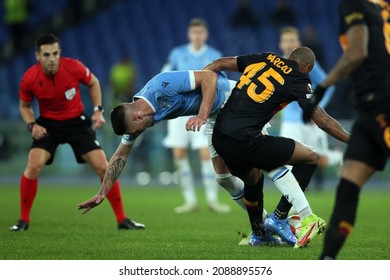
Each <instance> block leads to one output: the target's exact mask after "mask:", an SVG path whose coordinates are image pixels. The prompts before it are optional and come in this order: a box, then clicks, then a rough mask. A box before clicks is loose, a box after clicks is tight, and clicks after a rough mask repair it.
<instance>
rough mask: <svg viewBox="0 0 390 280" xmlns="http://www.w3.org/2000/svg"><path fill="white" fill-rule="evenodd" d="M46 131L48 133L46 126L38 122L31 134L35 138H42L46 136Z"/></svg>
mask: <svg viewBox="0 0 390 280" xmlns="http://www.w3.org/2000/svg"><path fill="white" fill-rule="evenodd" d="M46 133H47V131H46V128H44V127H43V126H40V125H39V124H37V123H36V124H34V126H33V127H32V131H31V135H32V137H33V138H34V139H35V140H40V139H42V138H43V137H45V136H46Z"/></svg>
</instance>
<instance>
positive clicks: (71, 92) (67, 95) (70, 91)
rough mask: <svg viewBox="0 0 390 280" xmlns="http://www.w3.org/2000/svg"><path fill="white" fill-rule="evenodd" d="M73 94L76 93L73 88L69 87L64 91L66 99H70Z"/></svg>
mask: <svg viewBox="0 0 390 280" xmlns="http://www.w3.org/2000/svg"><path fill="white" fill-rule="evenodd" d="M75 95H76V89H75V88H71V89H68V90H67V91H65V97H66V99H68V100H72V99H73V97H74V96H75Z"/></svg>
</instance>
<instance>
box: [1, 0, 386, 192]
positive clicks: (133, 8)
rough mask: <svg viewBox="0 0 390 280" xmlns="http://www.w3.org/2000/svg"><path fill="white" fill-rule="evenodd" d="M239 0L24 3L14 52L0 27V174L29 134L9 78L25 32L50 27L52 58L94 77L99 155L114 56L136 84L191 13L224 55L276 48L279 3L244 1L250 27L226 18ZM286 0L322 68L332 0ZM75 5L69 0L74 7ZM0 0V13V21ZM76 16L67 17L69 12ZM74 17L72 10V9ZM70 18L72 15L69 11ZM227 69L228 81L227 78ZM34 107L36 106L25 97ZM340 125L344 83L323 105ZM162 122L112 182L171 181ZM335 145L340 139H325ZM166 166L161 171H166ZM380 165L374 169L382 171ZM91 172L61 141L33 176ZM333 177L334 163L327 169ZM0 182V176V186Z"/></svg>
mask: <svg viewBox="0 0 390 280" xmlns="http://www.w3.org/2000/svg"><path fill="white" fill-rule="evenodd" d="M239 2H240V1H232V0H212V1H209V0H196V1H190V0H186V1H182V0H164V1H163V0H111V1H109V0H97V1H93V0H90V1H88V0H85V1H84V0H79V1H77V0H76V1H71V0H56V1H51V0H31V1H30V4H31V7H32V10H31V13H30V14H29V19H28V27H29V29H30V31H29V33H28V34H27V36H26V38H25V40H24V41H23V42H21V44H22V47H24V50H23V51H21V52H19V53H15V52H14V51H13V49H12V48H10V47H9V40H10V33H9V30H8V28H7V25H6V24H5V23H4V21H3V22H2V23H1V25H0V46H1V48H2V49H1V50H2V51H1V57H0V59H1V64H0V181H1V182H8V183H10V182H12V183H15V184H18V180H19V179H18V177H19V176H20V174H21V173H22V171H23V169H24V166H25V163H26V159H27V152H28V149H29V146H30V144H31V138H30V135H29V133H28V132H27V130H26V127H25V124H24V123H23V122H22V120H21V118H20V115H19V110H18V102H19V100H18V83H19V80H20V78H21V76H22V74H23V73H24V71H25V70H26V69H27V68H28V67H30V66H31V65H32V64H34V63H35V57H34V47H33V41H32V40H33V38H36V37H37V36H38V35H39V34H42V33H48V32H51V33H54V34H56V35H57V36H58V37H59V38H60V40H61V44H62V49H63V52H62V55H63V56H69V57H74V58H77V59H79V60H81V61H82V62H84V63H85V64H86V65H87V66H88V67H89V68H90V69H91V70H92V72H93V73H94V74H95V75H96V76H97V77H98V79H99V80H100V83H101V86H102V89H103V95H104V104H106V106H105V107H106V108H105V109H106V114H105V116H106V120H107V125H106V126H105V128H104V129H102V130H100V131H99V133H98V137H99V140H100V142H101V143H102V146H103V148H104V149H105V151H106V153H107V157H108V158H109V157H110V156H111V155H112V153H113V152H114V149H115V148H116V146H117V144H118V143H119V139H118V137H115V136H113V135H112V133H111V125H110V123H109V114H108V113H109V111H110V108H109V107H108V106H107V104H110V100H111V88H110V86H109V82H108V73H109V70H110V68H111V67H112V65H113V64H114V63H116V62H117V61H118V60H119V59H120V58H121V57H123V56H125V55H127V54H128V55H130V56H131V57H132V59H133V61H134V63H135V65H136V67H137V69H138V79H137V84H136V90H139V89H140V88H141V87H142V86H143V85H144V84H145V82H146V81H148V80H149V79H150V78H151V77H153V76H154V75H156V74H157V73H159V72H160V70H161V68H162V66H163V64H164V63H165V61H166V58H167V56H168V54H169V52H170V50H171V49H172V48H173V47H175V46H177V45H180V44H185V43H187V38H186V33H187V24H188V22H189V20H190V19H191V18H193V17H201V18H204V19H205V20H207V22H208V24H209V32H210V36H209V40H208V44H209V45H211V46H213V47H215V48H217V49H219V50H221V51H222V52H223V54H224V55H225V56H233V55H238V54H246V53H253V52H263V51H272V52H276V53H279V49H278V37H279V29H280V27H282V26H283V25H284V23H280V22H276V21H275V19H274V18H273V15H274V13H275V12H276V10H277V7H278V4H279V2H283V1H267V0H253V1H252V2H251V5H252V11H253V13H254V14H256V16H257V19H258V24H257V25H256V26H253V25H252V26H250V25H244V26H235V25H233V24H232V22H231V19H232V16H233V14H234V13H235V12H236V11H237V8H238V3H239ZM284 2H286V3H287V4H288V5H289V6H290V10H291V11H292V13H293V15H294V18H295V23H294V25H295V26H296V27H298V28H299V29H300V31H301V32H303V31H304V30H307V29H309V28H312V29H314V30H315V31H316V33H315V34H316V35H317V39H318V42H319V46H320V49H319V51H321V54H322V55H321V57H320V58H321V65H322V66H323V67H324V68H325V70H329V69H330V67H331V66H332V65H334V63H335V62H336V60H337V58H338V57H339V55H340V54H341V48H340V46H339V43H338V21H337V4H338V0H317V1H311V0H294V1H284ZM75 3H78V5H76V6H77V11H76V10H75V7H76V6H75ZM4 13H5V10H4V7H3V5H1V6H0V15H1V16H2V18H4ZM75 15H76V16H75ZM77 15H79V16H77ZM75 17H76V18H75ZM237 77H238V76H237V75H234V74H233V75H231V76H230V78H233V79H236V78H237ZM82 92H83V99H84V100H85V105H86V112H87V113H91V112H92V105H91V104H90V99H89V95H88V93H87V92H86V89H85V88H83V89H82ZM34 108H35V113H38V108H37V107H36V104H35V107H34ZM327 111H328V112H329V113H330V114H331V115H332V116H334V117H335V118H337V119H338V120H340V121H341V122H342V123H343V124H345V126H346V127H347V128H349V127H350V125H351V119H352V117H353V115H354V110H353V108H352V101H351V93H350V91H349V90H348V83H344V84H343V85H340V86H338V88H337V91H336V93H335V95H334V97H333V99H332V101H331V103H330V105H329V107H328V110H327ZM272 125H273V126H272V128H271V131H270V132H271V134H275V135H276V134H278V132H279V123H278V118H275V120H273V122H272ZM165 133H166V124H165V122H162V123H160V124H158V125H157V126H156V127H155V128H153V129H150V130H149V131H147V132H146V133H145V134H144V138H143V142H142V143H141V145H140V146H139V147H137V148H136V149H135V150H134V153H133V155H132V157H131V159H130V160H129V162H128V164H127V167H126V170H125V171H124V174H123V175H122V177H121V178H122V180H126V179H128V180H133V179H139V180H138V181H137V183H140V184H144V183H148V181H149V180H148V177H149V175H150V176H151V179H152V182H151V183H157V182H160V183H161V182H163V183H166V184H171V181H170V177H169V176H165V177H164V178H165V180H163V181H161V180H159V178H160V177H159V176H161V175H167V174H168V175H169V172H172V171H173V164H172V159H171V154H170V152H169V150H167V149H165V148H163V146H162V143H161V141H162V139H163V137H164V136H165ZM330 140H331V144H332V145H336V146H338V147H339V148H341V149H343V148H344V146H343V145H342V144H340V143H337V142H336V141H332V139H330ZM191 158H192V161H193V163H194V165H195V173H196V172H198V171H199V167H198V166H197V157H196V156H192V157H191ZM166 171H168V173H166ZM387 174H388V171H386V172H384V173H383V174H381V175H379V176H377V178H384V179H386V178H387V176H388V175H387ZM91 175H92V171H90V169H89V168H88V167H87V166H80V165H77V164H76V163H75V161H74V156H73V153H72V152H71V149H70V148H69V147H68V146H61V147H60V148H59V149H58V150H57V153H56V159H55V162H54V164H53V165H52V166H50V167H48V168H46V169H45V170H44V172H43V174H42V176H43V177H46V178H55V180H57V179H58V178H59V176H61V178H65V179H66V178H69V177H72V178H81V177H83V178H88V177H89V176H91ZM327 175H328V177H329V178H333V179H334V178H335V177H336V172H335V170H330V171H329V172H327ZM0 184H1V183H0Z"/></svg>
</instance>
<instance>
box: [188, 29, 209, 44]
mask: <svg viewBox="0 0 390 280" xmlns="http://www.w3.org/2000/svg"><path fill="white" fill-rule="evenodd" d="M207 37H208V32H207V29H206V28H205V27H203V26H192V27H190V29H189V30H188V40H189V41H190V43H191V45H192V46H193V47H194V48H195V49H199V48H201V47H202V46H203V45H204V44H206V41H207Z"/></svg>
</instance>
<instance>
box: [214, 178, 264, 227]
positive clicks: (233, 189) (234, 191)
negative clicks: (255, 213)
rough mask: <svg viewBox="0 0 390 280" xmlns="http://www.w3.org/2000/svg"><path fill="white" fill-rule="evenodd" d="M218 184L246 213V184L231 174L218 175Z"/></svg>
mask: <svg viewBox="0 0 390 280" xmlns="http://www.w3.org/2000/svg"><path fill="white" fill-rule="evenodd" d="M215 178H216V180H217V183H218V184H219V185H220V186H221V187H223V188H224V189H225V190H226V191H227V192H228V193H229V194H230V195H231V197H232V199H233V200H234V201H235V202H236V203H237V204H238V205H239V206H240V207H241V208H242V209H243V210H244V211H245V212H246V207H245V205H244V201H243V198H244V182H243V181H242V180H241V179H240V178H237V177H235V176H233V175H232V174H230V173H225V174H216V175H215ZM267 215H268V213H267V211H266V210H265V209H263V221H265V219H266V218H267Z"/></svg>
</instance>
